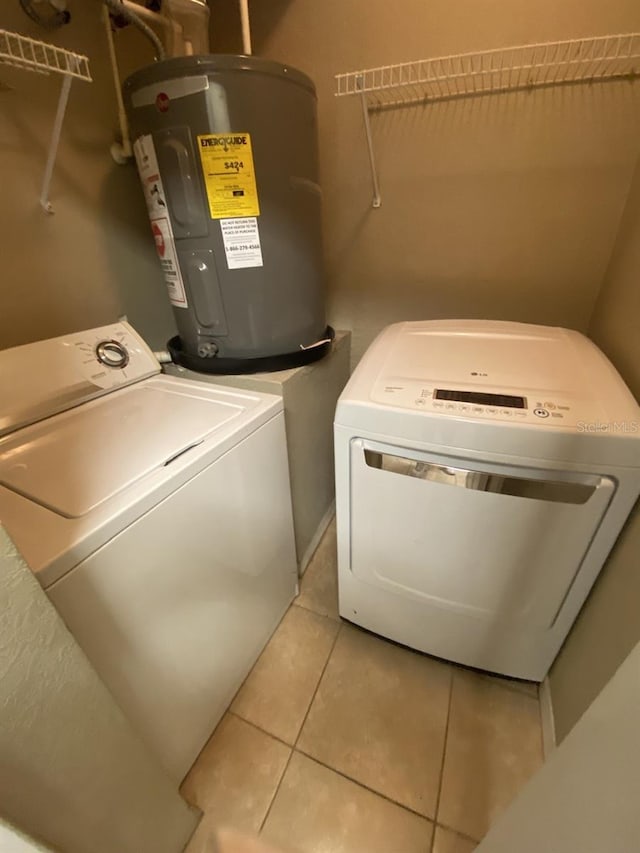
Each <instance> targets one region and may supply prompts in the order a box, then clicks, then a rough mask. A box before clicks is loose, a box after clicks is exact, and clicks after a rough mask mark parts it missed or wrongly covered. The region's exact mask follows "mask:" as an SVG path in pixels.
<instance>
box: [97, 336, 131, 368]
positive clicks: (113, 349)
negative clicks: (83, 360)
mask: <svg viewBox="0 0 640 853" xmlns="http://www.w3.org/2000/svg"><path fill="white" fill-rule="evenodd" d="M96 357H97V359H98V361H99V362H100V364H104V365H106V367H113V368H122V367H126V366H127V364H129V353H128V352H127V350H126V347H124V346H123V345H122V344H121V343H120V341H114V340H106V341H100V343H99V344H98V345H97V346H96Z"/></svg>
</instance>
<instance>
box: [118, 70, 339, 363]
mask: <svg viewBox="0 0 640 853" xmlns="http://www.w3.org/2000/svg"><path fill="white" fill-rule="evenodd" d="M123 91H124V100H125V107H126V111H127V115H128V118H129V124H130V130H131V138H132V139H133V140H134V152H135V155H136V162H137V165H138V171H139V174H140V179H141V181H142V185H143V189H144V194H145V200H146V203H147V208H148V211H149V218H150V220H151V228H152V232H153V235H154V238H155V241H156V249H157V252H158V255H159V258H160V262H161V265H162V269H163V272H164V277H165V281H166V284H167V288H168V291H169V298H170V300H171V303H172V305H173V310H174V315H175V318H176V324H177V327H178V332H179V335H178V337H176V338H172V340H171V341H170V342H169V349H170V351H171V354H172V357H173V358H174V360H175V361H177V362H178V363H181V364H183V365H184V366H186V367H190V368H192V369H195V370H200V371H204V372H209V373H223V372H224V373H234V372H235V373H244V372H254V371H259V370H276V369H280V368H284V367H289V366H293V365H296V364H304V363H309V362H311V361H315V360H316V359H318V358H320V357H322V355H324V353H325V352H326V350H327V348H328V347H329V346H330V340H331V338H332V335H333V331H332V330H331V329H330V327H327V325H326V319H325V303H324V276H323V261H322V231H321V191H320V187H319V185H318V151H317V119H316V93H315V87H314V85H313V83H312V82H311V80H310V79H309V78H308V77H307V76H306V75H305V74H302V73H301V72H300V71H297V70H296V69H294V68H291V67H289V66H285V65H280V64H279V63H276V62H270V61H267V60H263V59H256V58H254V57H248V56H219V55H211V56H189V57H179V58H176V59H169V60H166V61H163V62H157V63H155V64H154V65H152V66H149V67H147V68H143V69H141V70H140V71H137V72H136V73H135V74H133V75H131V76H130V77H129V78H128V79H127V80H126V81H125V83H124V87H123Z"/></svg>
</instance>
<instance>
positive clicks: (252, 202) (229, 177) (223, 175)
mask: <svg viewBox="0 0 640 853" xmlns="http://www.w3.org/2000/svg"><path fill="white" fill-rule="evenodd" d="M198 151H199V152H200V162H201V164H202V174H203V175H204V184H205V187H206V189H207V198H208V200H209V213H210V215H211V218H212V219H229V218H231V217H234V216H259V215H260V205H259V203H258V190H257V187H256V175H255V171H254V168H253V154H252V151H251V137H250V136H249V134H248V133H207V134H205V135H202V136H198Z"/></svg>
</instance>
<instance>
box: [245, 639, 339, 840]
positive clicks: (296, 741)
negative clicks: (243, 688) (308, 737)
mask: <svg viewBox="0 0 640 853" xmlns="http://www.w3.org/2000/svg"><path fill="white" fill-rule="evenodd" d="M341 630H342V625H340V626H339V627H338V630H337V631H336V635H335V637H334V638H333V643H332V644H331V648H330V649H329V654H328V655H327V659H326V661H325V662H324V666H323V667H322V672H321V673H320V677H319V678H318V683H317V684H316V687H315V690H314V691H313V694H312V696H311V700H310V701H309V705H308V706H307V710H306V713H305V715H304V717H303V719H302V723H301V724H300V728H299V729H298V734H297V735H296V739H295V741H294V744H293V747H291V746H290V745H289V744H287V746H289V748H290V749H291V753H290V754H289V758H288V760H287V763H286V765H285V768H284V770H283V771H282V775H281V776H280V779H279V780H278V784H277V786H276V789H275V791H274V792H273V797H272V798H271V801H270V802H269V807H268V808H267V811H266V813H265V816H264V818H263V820H262V822H261V824H260V829H259V833H261V832H262V830H263V829H264V826H265V824H266V822H267V820H268V818H269V815H270V814H271V809H272V808H273V804H274V803H275V801H276V797H277V796H278V792H279V791H280V788H281V787H282V782H283V780H284V777H285V775H286V773H287V770H288V769H289V765H290V764H291V759H292V758H293V754H294V752H296V751H297V750H296V748H295V746H296V744H297V743H298V739H299V738H300V734H301V733H302V729H303V728H304V724H305V723H306V721H307V717H308V716H309V711H310V710H311V706H312V705H313V700H314V699H315V698H316V694H317V692H318V688H319V687H320V682H321V681H322V678H323V676H324V674H325V671H326V669H327V666H328V665H329V661H330V660H331V655H332V654H333V650H334V649H335V647H336V643H337V641H338V636H339V634H340V631H341ZM256 728H257V726H256ZM265 734H267V732H265Z"/></svg>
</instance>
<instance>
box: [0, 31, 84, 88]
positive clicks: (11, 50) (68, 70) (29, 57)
mask: <svg viewBox="0 0 640 853" xmlns="http://www.w3.org/2000/svg"><path fill="white" fill-rule="evenodd" d="M0 62H3V63H7V64H8V65H15V66H17V67H18V68H25V69H27V70H29V71H40V72H41V73H43V74H48V73H49V72H50V71H54V72H56V73H58V74H65V75H69V76H71V77H76V78H78V79H80V80H86V81H87V82H91V74H90V72H89V59H88V58H87V57H86V56H83V55H82V54H80V53H73V52H72V51H70V50H63V48H61V47H54V46H53V45H51V44H47V43H46V42H43V41H36V39H32V38H28V37H27V36H21V35H18V33H10V32H8V30H0Z"/></svg>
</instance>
